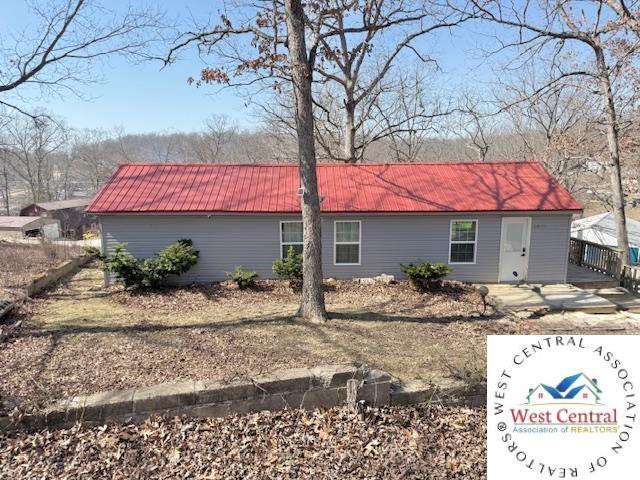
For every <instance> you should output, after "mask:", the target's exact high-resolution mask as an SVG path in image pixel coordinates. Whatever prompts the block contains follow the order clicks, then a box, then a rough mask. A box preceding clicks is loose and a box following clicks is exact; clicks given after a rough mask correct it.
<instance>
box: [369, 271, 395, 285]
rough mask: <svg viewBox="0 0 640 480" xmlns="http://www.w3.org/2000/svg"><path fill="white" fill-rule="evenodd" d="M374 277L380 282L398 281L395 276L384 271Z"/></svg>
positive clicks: (391, 282) (386, 283) (388, 283)
mask: <svg viewBox="0 0 640 480" xmlns="http://www.w3.org/2000/svg"><path fill="white" fill-rule="evenodd" d="M373 279H374V280H375V281H376V282H378V283H384V284H385V285H391V284H394V283H397V282H396V277H394V276H393V275H388V274H386V273H382V274H380V275H378V276H377V277H373Z"/></svg>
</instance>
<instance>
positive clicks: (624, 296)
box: [589, 287, 640, 313]
mask: <svg viewBox="0 0 640 480" xmlns="http://www.w3.org/2000/svg"><path fill="white" fill-rule="evenodd" d="M589 292H590V293H593V294H594V295H597V296H599V297H602V298H604V299H606V300H608V301H610V302H612V303H614V304H615V305H616V306H617V307H618V309H620V310H625V311H627V312H631V313H640V296H638V295H636V294H634V293H631V292H629V291H628V290H627V289H626V288H622V287H615V288H599V289H594V290H589Z"/></svg>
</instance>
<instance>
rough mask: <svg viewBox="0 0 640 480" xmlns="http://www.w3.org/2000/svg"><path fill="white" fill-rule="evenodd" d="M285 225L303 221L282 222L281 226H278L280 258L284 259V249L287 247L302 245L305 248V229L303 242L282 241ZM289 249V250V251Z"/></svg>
mask: <svg viewBox="0 0 640 480" xmlns="http://www.w3.org/2000/svg"><path fill="white" fill-rule="evenodd" d="M285 223H302V220H281V221H280V225H279V226H278V236H279V237H280V258H284V256H283V255H282V253H283V252H282V247H284V246H285V245H302V246H303V247H304V227H303V229H302V242H283V241H282V233H283V232H282V226H283V225H284V224H285ZM288 250H289V249H287V251H288Z"/></svg>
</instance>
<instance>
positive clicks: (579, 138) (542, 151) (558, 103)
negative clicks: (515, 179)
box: [500, 62, 611, 206]
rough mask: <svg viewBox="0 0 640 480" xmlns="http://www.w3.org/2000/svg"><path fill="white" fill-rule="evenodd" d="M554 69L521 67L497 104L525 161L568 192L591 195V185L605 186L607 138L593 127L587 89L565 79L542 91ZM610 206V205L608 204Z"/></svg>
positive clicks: (594, 114)
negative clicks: (542, 169) (534, 162)
mask: <svg viewBox="0 0 640 480" xmlns="http://www.w3.org/2000/svg"><path fill="white" fill-rule="evenodd" d="M556 74H557V72H553V70H552V66H550V65H547V64H546V63H544V62H541V63H540V64H539V65H538V66H537V67H536V68H535V69H533V68H523V69H522V70H521V71H519V72H518V73H516V75H514V76H513V77H512V78H510V79H508V80H507V81H505V82H502V85H503V93H502V98H501V99H500V104H501V106H502V107H503V108H504V110H505V111H506V112H507V114H508V115H509V117H510V118H511V121H512V127H513V129H514V131H515V133H516V134H517V135H518V137H519V138H520V140H521V142H522V145H523V148H524V149H525V150H526V152H527V154H528V156H530V157H531V158H533V159H535V160H538V161H541V162H543V163H544V164H545V165H546V167H547V168H548V169H549V171H550V172H551V173H552V174H553V175H554V176H555V177H556V178H557V179H558V180H560V182H561V183H562V184H563V185H564V186H565V187H566V188H567V189H568V190H569V191H571V192H572V193H574V194H577V193H581V192H593V188H592V185H591V183H593V179H594V178H597V179H598V180H599V181H604V180H605V179H604V178H601V177H600V176H601V174H602V173H604V169H603V168H599V165H603V164H604V162H603V158H604V157H605V156H606V148H602V145H604V144H606V139H605V137H604V135H602V132H601V128H600V126H599V125H598V124H597V123H596V120H597V117H598V113H597V108H596V100H597V99H598V98H597V96H595V95H593V92H592V91H591V89H589V88H585V85H580V84H576V83H575V82H571V81H570V80H567V81H565V82H558V83H556V84H554V85H553V86H551V87H549V88H546V89H543V90H542V91H540V93H538V94H537V95H534V92H538V91H539V90H540V86H541V85H548V84H549V82H550V81H551V80H552V79H553V78H555V76H556ZM606 203H607V205H609V206H611V202H610V201H608V202H606Z"/></svg>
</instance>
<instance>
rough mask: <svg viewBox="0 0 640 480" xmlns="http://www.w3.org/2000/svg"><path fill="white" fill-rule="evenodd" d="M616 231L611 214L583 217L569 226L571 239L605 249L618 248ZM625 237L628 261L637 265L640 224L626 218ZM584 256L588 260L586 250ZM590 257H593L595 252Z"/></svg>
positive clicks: (638, 260) (639, 253)
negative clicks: (627, 247)
mask: <svg viewBox="0 0 640 480" xmlns="http://www.w3.org/2000/svg"><path fill="white" fill-rule="evenodd" d="M617 231H618V230H617V228H616V219H615V217H614V214H613V212H605V213H600V214H598V215H592V216H590V217H584V218H581V219H579V220H574V222H573V223H572V224H571V236H572V237H574V238H577V239H579V240H586V241H588V242H592V243H597V244H598V245H604V246H607V247H617V246H618V238H617V236H616V232H617ZM627 236H628V238H629V259H630V261H631V263H632V264H638V263H640V222H638V221H636V220H633V219H631V218H627ZM588 248H589V247H588V246H587V249H588ZM586 255H587V259H589V251H588V250H587V252H586ZM592 255H595V250H594V253H593V254H592Z"/></svg>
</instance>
